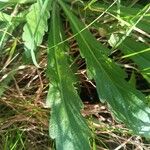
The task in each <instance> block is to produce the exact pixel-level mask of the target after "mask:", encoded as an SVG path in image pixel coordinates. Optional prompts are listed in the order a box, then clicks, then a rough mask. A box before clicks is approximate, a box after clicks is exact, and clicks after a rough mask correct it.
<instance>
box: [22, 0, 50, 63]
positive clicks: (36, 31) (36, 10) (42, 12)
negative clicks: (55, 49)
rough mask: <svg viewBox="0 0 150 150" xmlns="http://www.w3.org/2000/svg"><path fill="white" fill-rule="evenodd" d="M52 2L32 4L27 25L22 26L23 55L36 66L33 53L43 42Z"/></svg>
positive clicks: (39, 0) (42, 0)
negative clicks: (30, 59)
mask: <svg viewBox="0 0 150 150" xmlns="http://www.w3.org/2000/svg"><path fill="white" fill-rule="evenodd" d="M51 2H52V0H37V2H36V3H34V4H32V5H31V7H30V9H29V13H28V14H27V15H26V21H27V23H26V24H25V26H24V32H23V35H22V38H23V41H24V45H25V51H26V52H25V54H26V56H27V58H30V56H31V57H32V60H33V62H34V64H35V65H36V66H38V65H37V62H36V58H35V55H36V54H35V53H36V49H37V46H39V45H40V44H41V42H42V40H43V36H44V34H45V32H46V31H47V29H48V28H47V20H48V18H49V17H50V13H49V10H50V8H51Z"/></svg>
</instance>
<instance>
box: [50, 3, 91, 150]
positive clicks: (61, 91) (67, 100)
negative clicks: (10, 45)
mask: <svg viewBox="0 0 150 150" xmlns="http://www.w3.org/2000/svg"><path fill="white" fill-rule="evenodd" d="M56 4H57V3H56V2H54V4H53V10H52V16H51V26H50V32H49V50H48V76H49V77H50V82H51V84H50V88H49V93H48V97H47V104H48V105H49V106H50V107H51V119H50V127H49V130H50V136H51V137H52V138H53V139H55V140H56V149H57V150H90V144H89V138H90V136H91V135H90V131H89V128H88V127H87V124H86V123H85V121H84V118H83V117H82V115H81V114H80V110H81V109H82V108H83V104H82V102H81V100H80V98H79V96H78V94H77V91H76V90H75V87H74V83H75V82H74V75H73V73H72V71H71V69H70V68H69V64H68V58H67V57H68V55H67V53H66V46H65V44H61V45H59V46H56V47H54V48H51V46H53V45H57V44H58V43H60V42H62V41H63V38H62V37H63V33H62V29H61V23H60V17H59V12H58V10H59V7H57V6H58V5H56Z"/></svg>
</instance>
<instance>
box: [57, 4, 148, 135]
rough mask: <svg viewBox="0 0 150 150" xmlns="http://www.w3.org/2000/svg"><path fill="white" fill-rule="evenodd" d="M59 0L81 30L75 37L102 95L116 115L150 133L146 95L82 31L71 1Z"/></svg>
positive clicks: (77, 28) (128, 124) (134, 126)
mask: <svg viewBox="0 0 150 150" xmlns="http://www.w3.org/2000/svg"><path fill="white" fill-rule="evenodd" d="M59 3H60V5H61V6H62V8H63V10H64V11H65V13H66V15H67V17H68V19H69V21H70V25H71V27H72V30H73V32H74V34H77V33H78V34H77V36H76V40H77V42H78V44H79V47H80V51H81V53H82V56H83V57H84V58H85V59H86V63H87V67H88V70H89V72H90V74H91V75H92V77H93V78H94V79H95V81H96V85H97V91H98V94H99V97H100V99H101V100H102V101H103V100H106V101H107V102H108V103H109V105H110V107H111V108H112V110H113V112H114V114H115V116H116V117H117V118H118V119H119V120H121V121H123V122H124V123H125V124H126V125H127V126H128V127H129V128H131V129H132V130H133V131H134V132H135V133H137V134H141V135H143V136H145V137H150V108H149V107H148V106H147V104H146V103H145V101H146V99H145V96H144V95H143V94H142V93H140V92H139V91H138V90H136V89H134V88H133V87H132V86H131V85H130V84H129V83H128V82H126V81H125V80H124V78H125V74H124V72H123V70H122V69H121V68H119V66H117V65H116V64H115V63H114V62H113V61H112V60H110V59H109V58H108V57H107V56H106V55H105V54H103V47H101V45H100V44H99V49H98V48H97V47H96V46H95V45H96V44H95V43H96V42H97V41H96V40H95V39H93V37H92V35H91V33H90V32H89V31H88V30H84V31H83V28H84V25H83V24H82V23H81V22H80V21H79V20H78V18H77V17H76V16H75V15H73V14H72V13H71V11H70V10H69V9H70V8H69V7H68V5H65V4H64V3H63V2H62V1H59ZM81 30H82V32H80V31H81Z"/></svg>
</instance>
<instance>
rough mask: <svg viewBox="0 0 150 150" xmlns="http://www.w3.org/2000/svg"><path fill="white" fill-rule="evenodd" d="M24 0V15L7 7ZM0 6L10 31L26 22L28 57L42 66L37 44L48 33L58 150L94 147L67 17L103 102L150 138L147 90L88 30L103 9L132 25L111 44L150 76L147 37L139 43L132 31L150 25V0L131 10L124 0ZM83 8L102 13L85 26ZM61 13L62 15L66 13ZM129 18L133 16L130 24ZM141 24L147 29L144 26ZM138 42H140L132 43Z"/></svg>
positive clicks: (50, 101)
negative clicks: (70, 45) (66, 29)
mask: <svg viewBox="0 0 150 150" xmlns="http://www.w3.org/2000/svg"><path fill="white" fill-rule="evenodd" d="M22 4H28V5H29V4H30V7H29V8H28V10H25V12H24V13H21V15H18V14H17V15H16V16H9V15H8V14H6V13H5V12H3V10H4V9H5V8H7V6H12V7H13V6H16V5H22ZM74 6H75V7H74ZM0 8H1V16H3V17H1V16H0V17H1V18H0V19H1V21H2V22H3V23H6V24H7V23H9V25H11V28H9V29H11V30H10V31H11V32H12V31H13V30H15V29H16V27H17V26H18V25H19V24H20V23H22V22H23V23H24V27H23V34H22V39H23V41H24V49H25V56H26V59H32V61H33V63H34V64H35V65H36V66H37V67H39V65H38V63H37V61H36V55H37V53H38V46H39V45H40V44H41V43H42V41H43V36H44V35H45V33H46V32H47V33H48V36H49V37H48V49H47V60H48V65H47V74H48V77H49V80H50V85H49V92H48V96H47V105H48V106H50V107H51V115H50V125H49V131H50V136H51V138H53V139H55V141H56V149H58V150H66V149H70V150H79V149H83V150H85V149H86V150H88V149H91V146H90V138H91V137H92V133H91V131H90V129H89V128H88V125H87V123H86V121H85V120H84V118H83V117H82V115H81V113H80V110H81V109H82V108H83V103H82V101H81V99H80V97H79V95H78V93H77V91H76V88H75V82H76V80H75V77H74V71H73V70H72V69H71V68H70V58H69V57H70V56H69V55H68V52H69V48H68V43H67V42H68V40H69V39H67V40H66V37H65V33H64V26H63V22H62V18H63V17H64V16H65V17H66V20H68V22H69V25H70V28H71V30H72V33H73V37H74V38H75V39H76V41H77V43H78V46H79V49H80V54H81V56H82V58H84V59H85V61H86V64H87V72H88V76H89V78H90V79H94V80H95V82H96V88H97V92H98V95H99V99H100V101H101V102H104V101H106V102H107V103H108V104H109V106H110V108H111V110H112V112H113V113H114V115H115V117H116V118H117V119H118V120H120V121H122V122H124V123H125V124H126V125H127V126H128V127H129V128H130V129H132V130H133V131H134V133H136V134H140V135H142V136H145V137H150V108H149V107H148V105H147V103H146V99H145V95H144V94H142V93H141V92H140V91H138V90H137V89H135V86H132V85H131V84H130V83H129V82H127V81H126V80H125V77H126V73H125V71H124V70H123V69H122V68H120V66H119V65H118V64H117V63H116V62H115V61H114V60H113V59H111V58H109V53H110V51H111V49H109V48H107V47H106V46H104V45H102V44H101V43H100V42H98V41H97V40H96V38H95V37H94V36H93V35H92V33H91V32H90V31H89V30H88V28H89V27H91V26H93V27H95V28H96V27H97V25H98V24H100V23H97V22H96V21H98V19H100V18H101V17H102V16H103V15H104V14H107V15H110V16H111V17H114V19H116V20H118V21H119V22H120V21H121V23H125V24H126V25H127V28H125V29H126V30H124V33H123V36H122V37H120V36H117V37H114V36H113V34H112V35H111V36H110V40H109V44H110V45H111V46H112V47H113V48H118V47H119V48H120V50H121V51H122V52H123V53H124V54H125V57H130V58H131V59H132V61H133V62H135V63H136V64H137V66H138V67H139V68H138V69H139V72H141V74H142V75H143V76H144V77H145V79H146V80H147V81H149V67H148V64H149V62H150V57H149V56H148V55H149V53H147V52H148V50H149V48H148V45H147V44H145V43H144V42H143V43H142V42H137V41H136V40H135V39H134V38H133V37H132V35H131V33H132V31H137V32H141V30H142V31H143V30H145V29H146V30H147V28H148V26H147V21H145V18H149V15H148V13H149V9H150V8H149V4H147V5H146V6H145V7H137V9H136V10H135V9H134V8H132V7H131V8H130V11H129V12H126V11H125V10H126V9H125V8H127V9H129V8H128V6H123V5H121V4H120V3H119V1H114V2H113V3H112V4H111V3H110V4H109V3H104V2H97V3H96V1H91V2H90V3H87V2H86V1H79V2H76V1H75V2H72V1H70V0H55V1H54V0H33V1H28V0H7V1H0ZM78 8H79V9H80V10H82V11H84V10H86V9H88V8H89V10H92V13H93V15H94V13H95V12H96V13H97V12H99V13H100V14H99V15H98V17H97V18H96V19H95V20H94V21H93V22H92V23H90V24H89V25H87V26H86V25H85V23H83V22H82V20H81V18H80V17H79V13H78V11H77V10H78ZM85 8H86V9H85ZM116 10H117V11H116ZM82 11H81V13H82ZM62 13H63V17H61V14H62ZM90 13H91V12H90ZM126 13H127V14H126ZM22 14H23V15H22ZM89 16H90V15H89ZM125 16H128V18H125ZM22 17H23V18H24V19H23V18H22ZM3 18H5V19H3ZM16 18H17V19H16ZM18 18H20V19H18ZM87 18H88V15H87ZM63 19H64V18H63ZM89 20H90V18H89ZM130 21H132V22H131V24H130ZM140 23H141V24H140ZM142 24H144V26H142ZM100 26H103V24H102V25H101V24H100ZM140 26H142V27H145V28H144V29H141V30H140ZM12 27H13V28H12ZM145 32H146V31H143V33H145ZM129 36H130V37H129ZM146 36H148V35H146ZM0 37H1V43H2V42H4V43H5V41H7V36H5V35H4V34H1V35H0ZM4 39H5V40H4ZM118 39H119V41H118ZM120 41H121V42H120ZM117 42H118V43H119V44H118V43H117ZM129 43H131V45H130V44H129ZM134 44H135V45H137V47H136V46H133V45H134ZM145 52H146V53H145ZM145 70H146V71H145Z"/></svg>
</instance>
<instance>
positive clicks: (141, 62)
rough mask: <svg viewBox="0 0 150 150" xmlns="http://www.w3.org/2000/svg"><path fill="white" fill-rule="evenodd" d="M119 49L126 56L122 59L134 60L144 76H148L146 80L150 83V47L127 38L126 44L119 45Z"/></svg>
mask: <svg viewBox="0 0 150 150" xmlns="http://www.w3.org/2000/svg"><path fill="white" fill-rule="evenodd" d="M119 49H121V51H122V52H123V53H124V54H125V55H124V56H123V57H122V58H130V59H132V60H133V61H134V62H135V63H136V64H137V65H138V67H139V70H140V71H141V73H142V74H143V76H144V77H145V76H146V79H147V80H148V81H149V82H150V77H148V75H149V74H150V68H149V66H150V65H149V64H150V53H149V51H150V48H149V46H148V45H146V44H144V43H141V42H138V41H135V40H134V39H132V38H130V37H127V38H126V39H125V40H124V42H122V43H121V44H120V45H119Z"/></svg>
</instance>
